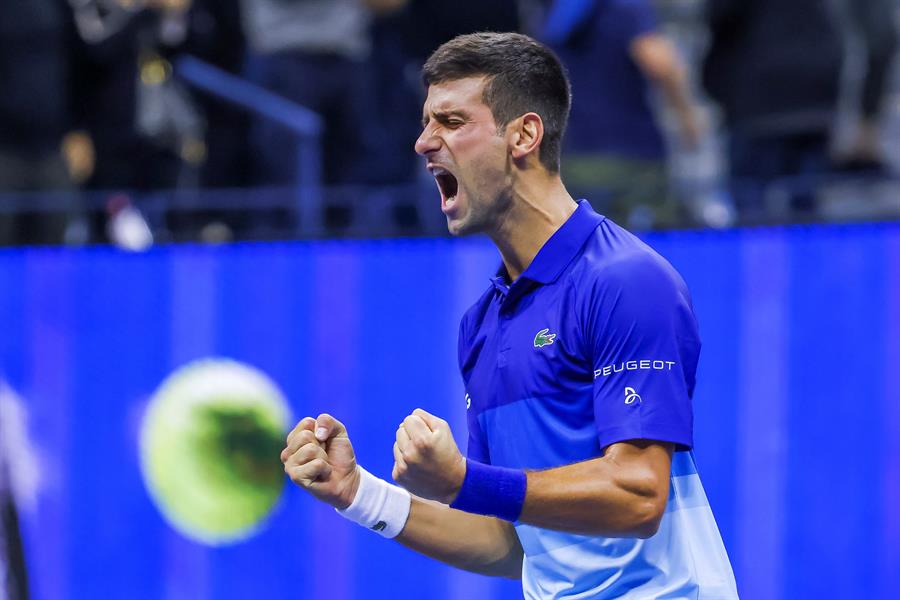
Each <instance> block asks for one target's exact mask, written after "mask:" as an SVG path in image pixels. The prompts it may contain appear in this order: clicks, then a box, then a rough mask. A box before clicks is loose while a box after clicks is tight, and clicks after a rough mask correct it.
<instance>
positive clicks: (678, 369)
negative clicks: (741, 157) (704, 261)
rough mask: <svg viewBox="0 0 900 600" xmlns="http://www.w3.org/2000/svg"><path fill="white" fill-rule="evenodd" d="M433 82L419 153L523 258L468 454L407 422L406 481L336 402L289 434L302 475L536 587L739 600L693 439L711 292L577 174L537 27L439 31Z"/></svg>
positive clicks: (549, 57)
mask: <svg viewBox="0 0 900 600" xmlns="http://www.w3.org/2000/svg"><path fill="white" fill-rule="evenodd" d="M423 77H424V82H425V85H426V87H427V90H428V96H427V99H426V101H425V107H424V111H423V121H422V125H423V131H422V134H421V135H420V136H419V139H418V140H417V141H416V152H418V153H419V154H420V155H422V156H423V157H424V158H425V160H426V163H427V168H428V169H429V170H430V171H431V173H432V174H433V175H434V178H435V180H436V182H437V186H438V188H439V190H440V194H441V210H442V211H443V212H444V214H445V215H446V217H447V224H448V227H449V229H450V232H451V233H453V234H454V235H465V234H471V233H484V234H486V235H488V236H489V237H490V238H491V239H492V240H493V241H494V243H495V244H496V245H497V248H498V249H499V250H500V254H501V256H502V258H503V265H502V267H501V269H500V271H499V272H498V274H497V276H496V277H495V278H493V280H492V282H491V286H490V287H489V288H488V290H487V291H486V292H485V294H484V295H483V296H482V297H481V298H480V299H479V300H478V302H476V303H475V305H474V306H473V307H472V308H471V309H470V310H469V311H468V312H467V313H466V314H465V316H464V317H463V319H462V323H461V325H460V333H459V366H460V369H461V371H462V376H463V379H464V381H465V387H466V392H467V395H466V400H467V405H468V425H469V441H468V452H467V454H468V456H467V457H463V455H462V454H461V453H460V451H459V449H458V448H457V446H456V443H455V442H454V439H453V436H452V434H451V431H450V428H449V426H448V425H447V423H446V421H444V420H443V419H440V418H438V417H436V416H433V415H431V414H429V413H427V412H425V411H423V410H421V409H417V410H415V411H413V413H412V414H411V415H409V416H408V417H407V418H406V419H405V420H404V421H403V423H402V424H401V425H400V427H399V429H398V430H397V437H396V443H395V444H394V459H395V464H394V472H393V477H394V479H395V480H396V481H397V483H399V484H400V486H402V487H399V486H396V485H392V484H390V483H388V482H386V481H383V480H381V479H378V478H376V477H374V476H373V475H371V474H369V473H368V472H367V471H365V470H364V469H363V468H362V467H360V466H359V465H358V464H357V463H356V458H355V455H354V452H353V447H352V445H351V443H350V438H349V436H348V433H347V430H346V428H345V427H344V426H343V424H341V423H340V422H339V421H338V420H336V419H335V418H334V417H332V416H330V415H327V414H323V415H320V416H319V417H318V418H312V417H307V418H305V419H303V420H301V421H300V422H299V423H298V424H297V426H296V427H295V428H294V430H293V431H291V433H290V434H289V435H288V438H287V447H286V448H285V449H284V451H283V452H282V454H281V459H282V462H284V468H285V471H286V472H287V474H288V475H289V476H290V478H291V479H292V480H293V481H294V482H295V483H296V484H297V485H299V486H300V487H302V488H304V489H306V490H307V491H309V492H310V493H311V494H312V495H313V496H315V497H316V498H318V499H320V500H322V501H324V502H327V503H329V504H331V505H333V506H334V507H335V508H337V509H338V511H339V512H340V513H341V514H342V515H344V516H345V517H347V518H349V519H351V520H353V521H355V522H357V523H359V524H361V525H363V526H365V527H368V528H371V529H373V530H375V531H377V532H379V533H381V534H382V535H384V536H386V537H390V538H396V539H397V540H398V541H399V542H400V543H402V544H404V545H405V546H408V547H410V548H412V549H414V550H416V551H418V552H421V553H423V554H426V555H428V556H431V557H433V558H436V559H438V560H441V561H444V562H446V563H449V564H451V565H454V566H456V567H459V568H462V569H467V570H469V571H474V572H477V573H483V574H487V575H495V576H500V577H511V578H516V579H518V578H521V579H522V586H523V591H524V595H525V597H526V598H529V599H557V598H626V597H627V598H640V599H644V598H662V597H665V598H694V599H696V598H700V599H732V598H736V597H737V592H736V587H735V582H734V576H733V574H732V571H731V566H730V564H729V562H728V557H727V555H726V553H725V548H724V546H723V544H722V539H721V537H720V535H719V532H718V529H717V527H716V523H715V520H714V519H713V515H712V512H711V510H710V507H709V503H708V501H707V499H706V494H705V493H704V491H703V486H702V484H701V483H700V479H699V477H698V475H697V470H696V467H695V465H694V459H693V454H692V453H691V446H692V425H693V413H692V408H691V395H692V394H693V390H694V376H695V372H696V368H697V359H698V355H699V352H700V340H699V337H698V333H697V324H696V321H695V318H694V314H693V310H692V308H691V300H690V296H689V294H688V290H687V288H686V287H685V284H684V282H683V281H682V279H681V277H680V276H679V275H678V273H677V272H676V271H675V270H674V269H673V268H672V266H671V265H669V263H668V262H666V261H665V260H664V259H663V258H661V257H660V256H659V255H657V254H656V253H655V252H654V251H653V250H651V249H650V248H649V247H648V246H646V245H645V244H644V243H642V242H641V241H640V240H638V239H637V238H636V237H634V236H633V235H631V234H630V233H628V232H627V231H625V230H624V229H622V228H620V227H618V226H617V225H615V224H614V223H612V222H611V221H609V220H608V219H606V218H605V217H603V216H601V215H598V214H597V213H595V212H594V211H593V210H592V209H591V207H590V205H589V204H588V203H587V202H586V201H584V200H582V201H580V202H576V201H575V200H573V199H572V197H571V196H570V195H569V194H568V192H567V191H566V188H565V187H564V186H563V183H562V181H561V179H560V176H559V168H560V165H559V154H560V142H561V139H562V136H563V132H564V130H565V126H566V120H567V117H568V113H569V107H570V92H569V83H568V81H567V78H566V74H565V71H564V70H563V68H562V66H561V65H560V62H559V60H558V59H557V58H556V56H555V55H554V54H553V53H552V52H551V51H549V50H548V49H547V48H546V47H544V46H542V45H541V44H539V43H537V42H535V41H534V40H532V39H531V38H529V37H527V36H524V35H520V34H514V33H478V34H472V35H465V36H460V37H457V38H455V39H453V40H451V41H450V42H447V43H446V44H444V45H443V46H441V47H440V48H438V49H437V50H436V51H435V52H434V54H433V55H432V56H431V57H430V58H429V59H428V61H427V63H426V64H425V66H424V74H423Z"/></svg>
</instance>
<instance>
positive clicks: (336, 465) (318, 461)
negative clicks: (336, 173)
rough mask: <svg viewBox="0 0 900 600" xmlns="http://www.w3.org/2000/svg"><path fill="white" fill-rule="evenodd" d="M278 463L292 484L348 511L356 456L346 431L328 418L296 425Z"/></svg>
mask: <svg viewBox="0 0 900 600" xmlns="http://www.w3.org/2000/svg"><path fill="white" fill-rule="evenodd" d="M281 462H282V463H284V472H285V473H287V474H288V476H289V477H290V478H291V481H293V482H294V483H296V484H297V485H298V486H300V487H302V488H303V489H305V490H306V491H308V492H309V493H310V494H312V495H313V496H314V497H315V498H318V499H319V500H322V501H323V502H327V503H328V504H330V505H332V506H334V507H335V508H338V509H341V510H343V509H345V508H347V507H348V506H350V504H351V503H352V502H353V498H355V497H356V490H357V489H358V488H359V470H358V469H357V467H356V454H355V453H354V452H353V445H352V444H351V443H350V438H349V436H348V435H347V429H346V428H345V427H344V425H343V423H341V422H340V421H338V420H337V419H335V418H334V417H332V416H331V415H327V414H322V415H319V417H318V418H317V419H313V418H312V417H306V418H305V419H303V420H301V421H300V422H299V423H297V426H296V427H294V429H293V431H291V432H290V433H289V434H288V437H287V447H286V448H285V449H284V450H282V451H281Z"/></svg>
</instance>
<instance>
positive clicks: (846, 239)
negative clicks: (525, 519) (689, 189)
mask: <svg viewBox="0 0 900 600" xmlns="http://www.w3.org/2000/svg"><path fill="white" fill-rule="evenodd" d="M648 241H649V242H650V243H651V245H653V246H654V247H656V248H657V249H658V250H659V251H660V252H661V253H662V254H663V255H665V256H666V257H668V258H669V259H670V260H671V262H672V263H673V264H674V265H675V266H676V267H677V268H678V269H679V270H680V271H681V273H682V274H683V275H684V277H685V279H686V280H687V282H688V285H689V287H690V288H691V290H692V293H693V295H694V303H695V310H696V313H697V315H698V318H699V321H700V325H701V333H702V336H703V341H704V347H703V352H702V356H701V361H700V372H699V376H698V386H697V390H696V395H695V399H694V402H695V410H696V435H695V439H696V456H697V460H698V464H699V468H700V473H701V476H702V478H703V480H704V483H705V486H706V489H707V493H708V495H709V497H710V500H711V503H712V505H713V510H714V512H715V514H716V517H717V520H718V523H719V527H720V529H721V531H722V534H723V537H724V539H725V543H726V546H727V548H728V551H729V554H730V556H731V559H732V562H733V564H734V567H735V573H736V576H737V579H738V586H739V588H740V590H741V592H742V597H744V598H750V599H756V598H759V599H768V600H774V599H781V598H783V599H792V600H793V599H798V598H817V599H818V598H866V599H873V598H896V597H900V510H898V509H900V392H898V390H900V225H896V224H894V225H867V226H842V227H814V228H789V229H771V230H767V229H763V230H744V231H730V232H687V233H669V234H663V235H654V236H651V237H650V238H649V239H648ZM497 262H498V258H497V254H496V251H495V250H494V249H493V247H492V246H491V245H490V244H489V243H487V242H485V241H479V240H461V241H454V240H420V241H391V242H381V241H378V242H321V243H297V244H260V245H237V246H222V247H184V246H173V247H164V248H158V249H154V250H153V251H151V252H149V253H147V254H141V255H132V254H125V253H120V252H117V251H115V250H111V249H106V248H94V249H81V250H62V249H29V250H7V251H3V252H0V352H2V355H0V358H2V363H0V365H2V366H0V369H2V375H3V376H4V377H5V379H6V380H7V381H8V382H9V384H10V385H11V386H12V387H13V388H14V389H15V390H17V392H18V393H19V395H20V396H21V397H22V398H23V399H24V402H25V405H26V406H27V408H28V412H29V417H30V420H29V432H30V435H31V437H32V439H33V441H34V444H35V445H36V447H37V450H38V455H39V460H40V465H41V469H40V475H41V488H40V492H39V495H38V497H37V503H36V505H35V506H34V507H33V508H32V509H29V510H25V511H24V514H23V519H24V523H23V528H24V534H25V541H26V544H27V546H26V550H27V555H28V561H29V568H30V576H31V581H32V586H33V589H34V593H35V597H36V598H53V599H55V598H102V597H128V598H154V599H156V598H191V599H193V600H200V599H204V598H217V599H218V598H248V597H256V598H287V597H291V598H302V597H317V598H330V599H334V600H342V599H351V598H354V599H355V598H363V599H378V598H428V599H435V600H442V599H447V600H451V599H454V600H456V599H460V600H461V599H471V598H485V599H490V598H515V597H520V592H519V587H518V584H517V583H516V582H506V581H495V580H490V579H487V578H482V577H479V576H474V575H468V574H464V573H460V572H455V571H453V570H451V569H450V568H447V567H444V566H442V565H439V564H437V563H433V562H431V561H429V560H427V559H425V558H422V557H419V556H417V555H414V554H413V553H411V552H409V551H407V550H405V549H403V548H402V547H400V546H399V545H396V544H394V543H390V542H387V541H385V540H383V539H381V538H380V537H378V536H376V535H373V534H371V533H369V532H366V531H364V530H362V529H361V528H358V527H356V526H353V525H351V524H348V523H347V522H345V521H344V520H343V519H341V518H340V517H339V516H337V515H335V514H334V512H333V511H332V510H330V509H328V508H326V507H323V506H320V505H318V504H317V503H315V502H314V501H312V500H311V499H310V498H308V497H307V496H305V494H304V493H303V492H301V491H299V490H297V489H295V488H293V487H291V486H286V487H285V490H284V494H283V496H282V497H281V499H280V501H279V503H278V505H277V506H276V509H275V511H274V512H273V514H272V516H271V517H270V518H269V520H268V521H267V523H266V525H265V527H264V528H263V529H262V530H261V531H260V532H259V533H258V534H257V535H255V536H254V537H252V538H251V539H249V540H247V541H245V542H242V543H239V544H235V545H231V546H226V547H219V548H210V547H206V546H203V545H200V544H197V543H195V542H192V541H189V540H188V539H186V538H184V537H182V536H181V535H180V534H178V533H177V532H175V531H174V530H173V529H171V528H170V527H169V526H168V525H167V524H166V522H165V521H164V520H163V518H162V517H161V515H160V513H159V511H158V510H157V509H156V507H155V505H154V504H153V503H152V501H151V499H150V497H149V495H148V493H147V491H146V489H145V487H144V484H143V480H142V478H141V475H140V471H139V465H138V462H139V461H138V459H139V457H138V447H137V432H138V430H139V427H140V422H141V417H142V415H143V411H144V409H145V406H146V403H147V400H148V398H149V397H150V396H151V395H152V393H153V392H154V390H156V389H157V387H158V386H159V384H160V382H161V381H162V380H163V379H165V377H166V376H167V375H169V374H170V373H171V372H172V371H173V370H174V369H176V368H178V367H179V366H182V365H184V364H185V363H187V362H189V361H192V360H194V359H198V358H203V357H209V356H224V357H230V358H233V359H236V360H239V361H242V362H246V363H248V364H250V365H253V366H255V367H257V368H258V369H260V370H262V371H263V372H265V373H266V374H268V375H269V376H270V377H271V378H272V379H273V380H274V381H276V382H277V384H278V385H279V386H280V388H281V389H282V390H283V391H284V393H285V395H286V396H287V398H288V399H289V402H290V407H291V410H292V412H293V417H294V418H299V417H301V416H304V415H307V414H312V415H315V414H318V413H319V412H321V411H329V412H333V413H334V414H335V415H337V416H339V417H340V418H342V419H343V420H344V421H345V422H346V424H347V426H348V428H349V430H350V433H351V436H352V438H353V440H354V444H355V446H356V449H357V453H358V455H359V456H360V460H361V462H362V463H363V464H365V465H366V466H367V468H368V469H369V470H370V471H372V472H374V473H376V474H378V475H381V476H384V477H389V474H390V468H391V464H392V457H391V443H392V440H393V435H394V431H395V429H396V426H397V424H398V423H399V422H400V421H401V420H402V418H403V417H404V416H405V415H406V414H408V413H409V412H410V411H411V410H412V409H413V408H415V407H417V406H421V407H423V408H425V409H427V410H429V411H431V412H433V413H435V414H438V415H442V416H444V417H445V418H447V419H448V420H449V421H450V422H451V425H452V426H453V427H454V431H455V433H456V435H457V437H458V439H460V440H462V439H464V431H465V421H464V416H465V415H464V410H465V401H464V399H463V392H462V387H461V384H460V381H459V377H458V373H457V368H456V354H455V352H456V333H457V324H458V319H459V317H460V316H461V314H462V313H463V311H464V310H465V308H466V307H467V306H468V304H470V303H471V302H472V301H474V300H475V298H476V297H477V296H478V295H479V294H480V293H481V292H482V291H483V290H484V289H485V287H486V286H487V278H488V277H489V276H490V275H492V274H493V271H494V270H495V268H496V265H497Z"/></svg>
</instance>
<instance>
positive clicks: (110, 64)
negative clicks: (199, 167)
mask: <svg viewBox="0 0 900 600" xmlns="http://www.w3.org/2000/svg"><path fill="white" fill-rule="evenodd" d="M70 1H71V2H72V5H73V7H74V8H75V18H76V24H77V25H78V31H79V34H80V36H81V38H82V40H83V41H84V44H85V47H86V56H87V60H86V61H85V67H84V70H83V72H82V78H83V80H84V88H85V102H86V104H87V105H88V106H89V107H90V110H89V111H88V112H87V113H86V114H87V119H88V125H89V129H90V132H91V137H92V138H93V140H94V146H95V148H96V156H97V162H96V168H95V170H94V174H93V176H92V177H91V178H90V180H89V181H88V186H89V187H90V188H91V189H99V190H110V189H113V190H119V189H126V190H153V189H171V188H174V187H176V185H177V184H178V183H179V180H180V179H181V178H182V177H183V176H184V173H185V170H186V169H187V168H189V167H191V166H196V164H197V163H198V162H199V158H201V153H202V138H203V130H202V126H203V123H202V119H201V116H200V114H199V112H198V111H197V109H196V107H195V106H194V105H193V103H192V101H191V99H190V97H189V96H188V94H187V93H186V91H185V90H184V89H183V87H182V86H181V85H180V84H179V82H178V81H177V80H175V79H174V78H173V76H172V75H173V72H172V66H171V64H170V62H169V60H168V58H169V57H170V56H171V55H172V54H173V53H174V52H175V51H176V50H177V49H178V48H179V46H180V45H181V44H183V43H184V41H185V39H186V37H187V32H188V20H187V15H188V10H189V8H190V3H191V0H144V1H143V2H131V1H129V0H70Z"/></svg>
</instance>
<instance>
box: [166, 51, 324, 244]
mask: <svg viewBox="0 0 900 600" xmlns="http://www.w3.org/2000/svg"><path fill="white" fill-rule="evenodd" d="M175 73H176V74H177V75H178V76H179V77H180V78H181V79H182V80H183V81H185V82H186V83H188V84H190V85H191V86H193V87H195V88H197V89H200V90H202V91H204V92H207V93H209V94H212V95H214V96H216V97H217V98H220V99H222V100H225V101H227V102H230V103H232V104H234V105H236V106H239V107H241V108H243V109H245V110H247V111H250V112H253V113H256V114H258V115H261V116H263V117H266V118H268V119H271V120H272V121H274V122H276V123H278V124H279V125H281V126H283V127H285V128H287V129H288V130H290V131H291V132H293V133H294V134H295V135H296V136H297V182H296V195H295V205H296V206H295V210H296V214H297V234H298V236H300V237H310V236H313V235H318V234H320V233H321V231H322V225H323V221H322V218H323V217H322V215H323V192H322V156H321V150H320V148H321V145H320V139H321V136H322V133H323V130H324V124H323V121H322V117H320V116H319V115H318V114H316V113H315V112H313V111H311V110H309V109H308V108H306V107H303V106H300V105H299V104H296V103H294V102H291V101H290V100H288V99H286V98H284V97H282V96H279V95H277V94H273V93H272V92H270V91H268V90H266V89H263V88H261V87H259V86H258V85H255V84H253V83H251V82H249V81H247V80H245V79H242V78H240V77H237V76H235V75H232V74H231V73H228V72H226V71H223V70H222V69H219V68H218V67H215V66H213V65H210V64H208V63H206V62H204V61H202V60H200V59H198V58H196V57H193V56H189V55H186V56H182V57H180V58H178V59H177V60H176V61H175Z"/></svg>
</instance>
